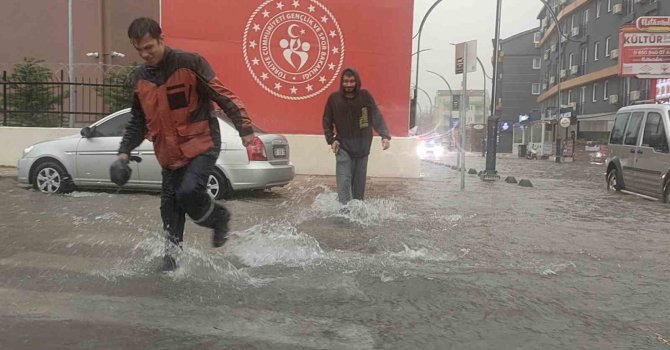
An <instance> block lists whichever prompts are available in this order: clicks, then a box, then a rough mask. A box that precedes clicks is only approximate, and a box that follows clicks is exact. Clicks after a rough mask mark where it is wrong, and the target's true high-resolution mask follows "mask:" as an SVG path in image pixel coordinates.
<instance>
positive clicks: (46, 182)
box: [32, 161, 73, 194]
mask: <svg viewBox="0 0 670 350" xmlns="http://www.w3.org/2000/svg"><path fill="white" fill-rule="evenodd" d="M32 183H33V188H34V189H36V190H38V191H40V192H42V193H49V194H53V193H69V192H72V190H73V189H72V183H71V179H70V175H69V174H68V173H67V171H65V169H64V168H63V166H62V165H60V164H58V163H56V162H51V161H48V162H44V163H42V164H40V165H38V166H37V168H35V171H34V172H33V178H32Z"/></svg>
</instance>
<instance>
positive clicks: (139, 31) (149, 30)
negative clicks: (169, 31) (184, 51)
mask: <svg viewBox="0 0 670 350" xmlns="http://www.w3.org/2000/svg"><path fill="white" fill-rule="evenodd" d="M162 33H163V31H162V30H161V26H160V25H159V24H158V22H156V21H154V20H153V19H151V18H148V17H140V18H137V19H135V20H134V21H133V23H130V26H129V27H128V38H129V39H130V40H132V41H139V40H141V39H142V38H144V36H145V35H147V34H149V35H150V36H151V37H152V38H154V39H160V37H161V34H162Z"/></svg>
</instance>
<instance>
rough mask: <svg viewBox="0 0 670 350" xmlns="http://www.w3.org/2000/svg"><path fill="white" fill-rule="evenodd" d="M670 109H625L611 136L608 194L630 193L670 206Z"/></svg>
mask: <svg viewBox="0 0 670 350" xmlns="http://www.w3.org/2000/svg"><path fill="white" fill-rule="evenodd" d="M668 135H670V105H661V104H647V105H636V106H629V107H624V108H621V109H620V110H619V111H618V112H617V115H616V119H615V121H614V127H613V128H612V132H611V134H610V140H609V146H608V148H607V149H608V152H609V154H608V157H607V160H606V164H607V173H606V180H607V189H608V191H620V190H627V191H630V192H633V193H637V194H641V195H645V196H648V197H653V198H657V199H661V200H662V201H664V202H670V181H669V180H670V176H669V175H670V148H668V145H669V144H670V142H669V140H668Z"/></svg>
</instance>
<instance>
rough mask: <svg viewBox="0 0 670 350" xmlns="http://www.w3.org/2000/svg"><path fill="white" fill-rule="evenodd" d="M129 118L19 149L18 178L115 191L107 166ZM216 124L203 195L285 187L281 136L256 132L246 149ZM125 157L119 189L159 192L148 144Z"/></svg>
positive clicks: (55, 189)
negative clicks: (124, 180) (217, 144)
mask: <svg viewBox="0 0 670 350" xmlns="http://www.w3.org/2000/svg"><path fill="white" fill-rule="evenodd" d="M130 118H131V114H130V109H124V110H121V111H118V112H115V113H112V114H110V115H109V116H107V117H105V118H103V119H101V120H100V121H98V122H96V123H94V124H92V125H91V126H88V127H85V128H83V129H82V130H81V135H72V136H68V137H64V138H60V139H56V140H52V141H46V142H42V143H38V144H34V145H32V146H30V147H28V148H26V149H25V150H24V151H23V157H22V158H21V159H20V160H19V162H18V169H17V170H18V180H19V182H21V183H26V184H31V185H33V187H34V188H35V189H37V190H39V191H41V192H44V193H67V192H70V191H73V190H74V189H75V188H116V185H115V184H114V183H112V182H111V181H110V179H109V166H110V165H111V163H112V162H113V161H114V160H115V159H116V155H117V150H118V148H119V143H120V142H121V137H122V135H123V133H124V130H125V127H126V125H127V124H128V121H129V120H130ZM217 119H218V120H219V126H220V129H221V154H220V155H219V159H218V160H217V161H216V167H215V169H214V172H213V173H212V174H211V175H210V176H209V180H208V183H207V191H208V193H209V194H210V196H212V197H213V198H215V199H221V198H228V197H230V196H231V195H232V193H233V191H237V190H248V189H268V188H272V187H277V186H284V185H286V184H288V183H289V182H290V181H291V180H293V177H294V175H295V169H294V167H293V164H292V163H291V162H290V160H289V144H288V141H287V139H286V137H284V136H282V135H277V134H265V133H262V132H260V131H259V130H256V131H257V133H256V138H255V139H254V142H253V143H252V144H251V145H249V146H248V147H244V146H243V145H242V140H241V139H240V137H239V134H238V133H237V130H236V129H235V128H234V127H233V125H232V123H231V122H229V121H227V120H222V119H221V118H217ZM131 156H136V157H139V158H140V159H141V161H140V162H131V163H130V166H131V169H132V170H133V172H132V176H131V178H130V181H128V184H127V185H126V186H125V187H124V188H128V189H137V190H160V188H161V167H160V165H159V164H158V160H157V159H156V156H155V155H154V148H153V143H151V142H149V141H147V140H144V142H143V143H142V144H141V145H140V146H139V147H138V148H136V149H135V150H134V151H133V152H132V154H131Z"/></svg>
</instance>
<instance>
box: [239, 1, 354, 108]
mask: <svg viewBox="0 0 670 350" xmlns="http://www.w3.org/2000/svg"><path fill="white" fill-rule="evenodd" d="M242 45H243V54H244V61H245V63H246V66H247V68H248V69H249V72H250V73H251V75H252V77H253V78H254V80H255V81H256V82H257V83H258V84H259V85H260V86H261V87H262V88H263V89H265V90H266V91H267V92H269V93H271V94H272V95H274V96H277V97H279V98H283V99H286V100H305V99H309V98H312V97H314V96H317V95H319V94H321V93H322V92H324V91H326V90H327V89H328V88H329V87H330V86H331V85H332V84H333V82H336V81H339V79H338V78H339V75H340V72H341V71H342V64H343V62H344V37H343V35H342V30H341V28H340V25H339V23H338V22H337V19H336V18H335V16H333V14H332V13H331V12H330V10H328V8H326V7H325V6H324V5H323V4H321V3H320V2H318V1H316V0H267V1H265V2H263V3H262V4H261V5H260V6H258V7H257V8H256V10H254V12H253V13H252V14H251V17H249V21H248V22H247V25H246V27H245V30H244V38H243V40H242Z"/></svg>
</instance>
